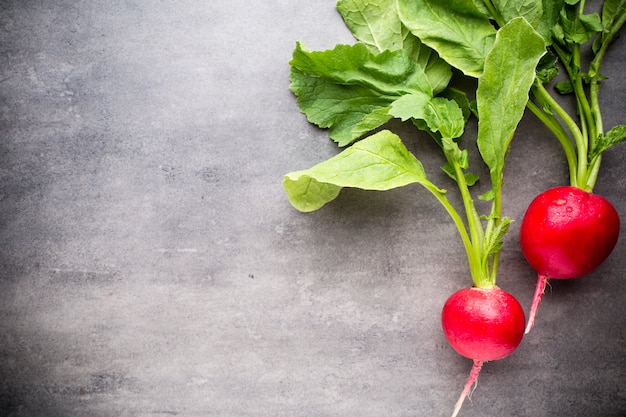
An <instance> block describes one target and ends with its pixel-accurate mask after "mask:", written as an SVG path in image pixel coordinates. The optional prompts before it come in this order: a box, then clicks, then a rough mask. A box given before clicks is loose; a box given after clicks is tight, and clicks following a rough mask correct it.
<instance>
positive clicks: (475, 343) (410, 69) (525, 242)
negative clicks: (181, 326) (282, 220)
mask: <svg viewBox="0 0 626 417" xmlns="http://www.w3.org/2000/svg"><path fill="white" fill-rule="evenodd" d="M584 5H585V1H584V0H522V1H520V2H509V1H504V0H460V1H454V2H443V1H441V0H340V1H339V2H338V3H337V9H338V10H339V12H340V14H341V16H342V17H343V19H344V22H345V23H346V25H347V26H348V28H349V29H350V30H351V31H352V33H353V34H354V37H355V38H356V40H357V42H356V43H355V44H354V45H336V46H335V48H333V49H329V50H326V51H310V50H308V49H307V48H306V46H305V45H304V44H303V43H302V42H298V43H297V44H296V49H295V50H294V53H293V59H292V60H291V61H290V65H291V73H290V79H291V86H290V88H291V90H292V91H293V93H294V94H295V95H296V97H297V102H298V105H299V107H300V110H301V111H302V112H303V113H304V114H305V115H306V116H307V118H308V120H309V121H310V122H311V123H313V124H315V125H317V126H319V127H320V128H325V129H328V131H329V136H330V138H331V139H333V140H334V141H335V142H337V145H338V146H339V147H341V148H343V150H342V151H341V152H340V153H339V154H337V155H335V156H333V157H331V158H330V159H328V160H326V161H323V162H320V163H319V164H317V165H315V166H313V167H311V168H308V169H304V170H299V171H294V172H291V173H288V174H287V175H286V176H285V178H284V181H283V187H284V189H285V191H286V192H287V195H288V198H289V201H290V203H291V204H292V205H293V206H294V207H295V208H296V209H298V210H300V211H303V212H310V211H314V210H318V209H320V208H321V207H323V206H324V205H325V204H327V203H329V202H331V201H332V200H334V199H335V198H337V196H338V195H339V194H340V192H341V190H342V189H343V188H345V187H355V188H361V189H364V190H378V191H384V190H390V189H393V188H396V187H401V186H405V185H408V184H414V183H417V184H420V185H422V186H423V187H424V188H425V189H426V191H428V192H429V193H430V194H432V195H433V196H434V197H435V198H436V199H437V201H439V203H441V205H442V206H443V208H444V209H445V210H446V212H447V213H448V214H449V216H450V219H451V220H452V222H453V223H454V224H455V226H456V228H457V230H458V232H459V237H460V239H461V242H462V243H463V246H464V248H465V252H466V255H467V260H468V267H469V272H470V275H471V279H472V285H471V286H470V287H467V288H464V289H461V290H459V291H457V292H455V293H454V294H452V295H451V296H450V297H449V298H448V300H447V301H446V303H445V304H444V306H443V309H442V311H441V324H442V328H443V333H444V335H445V337H446V339H447V341H448V342H449V344H450V345H451V346H452V348H454V350H456V352H458V353H459V354H460V355H462V356H464V357H466V358H468V359H471V360H472V362H473V365H472V368H471V371H470V375H469V377H468V379H467V382H466V384H465V386H464V388H463V390H462V392H461V395H460V397H459V399H458V401H457V403H456V405H455V407H454V410H453V414H452V415H453V416H456V415H457V414H458V413H459V411H460V409H461V406H462V404H463V402H464V399H465V398H466V397H467V396H468V394H469V392H470V389H471V387H472V385H473V384H474V383H475V382H476V379H477V377H478V375H479V372H480V370H481V368H482V367H483V365H484V363H486V362H488V361H494V360H499V359H503V358H505V357H507V356H508V355H510V354H511V353H513V352H514V351H515V349H517V347H518V346H519V344H520V343H521V341H522V338H523V336H524V334H525V332H528V331H529V330H530V328H531V327H532V326H533V322H534V318H535V314H536V312H537V308H538V306H539V302H540V300H541V296H542V294H543V292H544V289H545V286H546V284H547V282H548V279H550V278H574V277H578V276H581V275H584V274H587V273H589V272H591V271H592V270H593V269H594V268H596V267H597V266H598V265H599V264H600V263H601V262H603V261H604V259H606V257H607V256H608V255H609V254H610V253H611V251H612V249H613V248H614V246H615V244H616V242H617V239H618V234H619V227H620V223H619V216H618V214H617V212H616V211H615V209H614V208H613V206H612V205H611V204H610V203H609V202H608V201H607V200H605V199H603V198H602V197H600V196H596V195H594V194H592V193H591V191H592V189H593V186H594V185H595V182H596V179H597V175H598V172H599V167H600V161H601V155H602V153H603V152H604V151H606V150H607V149H608V148H610V147H611V146H613V145H614V144H616V143H618V142H621V141H623V140H624V139H626V126H618V127H615V128H613V129H611V130H610V131H609V132H607V133H606V134H605V133H604V131H603V127H602V118H601V116H600V109H599V104H598V92H599V83H600V81H601V79H602V77H601V76H600V73H599V71H598V70H599V65H600V62H601V61H602V58H603V57H604V54H605V53H606V49H607V47H608V45H609V44H610V43H611V42H612V40H613V39H614V38H615V36H616V35H617V32H618V31H619V29H620V27H621V26H622V25H623V23H624V21H625V20H626V3H625V2H624V0H606V2H605V7H604V9H603V15H602V18H600V16H597V15H587V14H585V13H584ZM592 38H593V39H594V40H593V48H592V49H593V51H594V54H595V55H594V56H595V57H594V59H593V61H592V62H591V64H590V66H589V70H588V72H587V73H582V72H581V71H580V68H581V66H580V65H581V62H580V60H581V53H580V46H581V44H583V43H585V42H587V41H590V40H591V39H592ZM557 59H558V60H559V61H560V62H561V64H562V65H563V66H564V67H565V68H566V70H567V75H568V76H569V81H567V82H562V83H559V84H558V85H557V86H558V88H559V90H560V91H561V92H564V93H565V92H569V93H574V95H575V97H576V99H577V107H578V108H577V110H578V113H577V114H579V115H580V121H579V123H577V122H576V121H575V120H574V118H572V117H570V116H569V115H568V114H567V112H565V111H564V110H563V108H562V107H561V106H560V105H559V104H558V102H557V101H556V100H555V99H554V98H553V97H552V96H551V95H550V94H549V93H548V90H547V89H546V85H547V84H548V83H550V82H551V81H552V80H553V79H554V77H555V76H556V74H557V73H558V70H557ZM453 69H455V70H456V72H457V73H458V74H462V75H461V76H464V77H468V78H474V79H476V80H477V89H476V91H475V101H472V102H471V101H470V99H469V98H468V96H467V94H466V92H463V91H460V90H458V89H455V88H453V87H451V86H450V85H449V84H450V81H451V79H452V75H453ZM586 91H589V97H587V96H586V95H585V94H586ZM525 108H528V109H529V110H530V111H531V112H532V113H534V114H535V115H536V116H537V117H538V118H539V119H540V120H541V121H542V122H543V123H545V125H546V126H547V127H548V128H549V129H550V130H551V131H552V132H553V133H554V134H555V135H556V137H557V139H558V140H559V141H560V143H561V144H562V145H563V148H564V151H565V154H566V157H567V161H568V164H569V167H570V182H571V184H570V185H569V186H564V187H557V188H554V189H551V190H548V191H546V192H545V193H542V194H541V195H540V196H538V197H537V199H535V200H534V201H533V202H532V203H531V205H530V206H529V208H528V211H527V213H526V215H525V217H524V219H523V222H522V226H521V236H520V240H521V246H522V251H523V253H524V255H525V256H526V257H527V259H528V260H529V262H530V263H531V265H532V266H533V267H534V268H535V269H536V270H537V272H538V274H539V279H538V285H537V289H536V293H535V297H534V300H533V303H532V306H531V311H530V318H529V320H528V323H526V318H525V315H524V310H523V308H522V307H521V305H520V303H519V302H518V301H517V300H516V299H515V297H514V296H513V295H511V294H509V293H507V292H506V291H504V290H502V289H500V287H499V286H498V285H497V283H496V278H497V273H498V266H499V261H500V251H501V248H502V246H503V244H504V236H505V235H506V233H507V232H508V231H509V226H510V224H511V221H512V220H511V219H510V218H508V217H506V216H504V215H503V213H502V198H503V195H502V188H503V184H504V172H505V166H506V158H507V155H508V152H509V149H510V144H511V141H512V140H513V137H514V134H515V131H516V129H517V126H518V124H519V121H520V120H521V118H522V117H523V114H524V110H525ZM472 115H474V116H476V117H477V118H478V132H477V135H476V138H475V140H476V145H477V148H478V151H479V154H480V155H479V156H480V159H482V161H483V162H484V164H485V166H486V167H487V168H488V170H489V184H490V185H491V188H490V190H489V191H488V192H487V193H485V194H483V195H480V196H478V198H479V199H481V200H484V201H487V202H489V203H490V206H489V209H488V211H487V212H486V213H480V212H479V211H478V209H477V207H476V205H475V196H474V195H473V189H472V186H473V185H474V184H475V183H476V182H477V181H478V177H477V176H476V175H474V174H473V173H472V172H471V171H469V160H470V158H469V150H468V149H463V148H462V146H461V143H462V141H461V139H462V137H463V136H464V133H465V132H464V129H465V126H466V123H467V121H468V119H469V118H470V117H471V116H472ZM394 118H395V119H399V120H401V121H410V122H411V123H412V124H413V125H415V126H416V127H417V128H419V129H420V130H422V131H425V132H427V133H428V134H429V135H430V136H431V137H432V138H433V139H434V141H435V142H436V144H437V145H438V146H439V148H440V150H441V151H442V154H443V157H444V159H445V165H444V166H443V167H442V169H443V171H444V172H445V173H446V174H447V175H448V176H449V177H450V178H451V180H452V181H453V183H454V185H455V187H456V189H457V191H458V193H459V195H460V198H461V201H462V206H463V207H462V208H463V210H461V211H460V210H457V208H456V207H455V206H454V205H453V204H451V202H450V201H449V200H448V198H447V191H446V190H444V189H443V188H441V187H439V186H437V185H436V184H434V183H433V182H431V181H430V179H429V178H428V176H427V174H426V172H425V171H424V167H423V166H422V164H421V162H420V161H419V159H418V158H417V157H416V156H415V155H413V154H412V153H411V152H410V151H409V150H408V149H407V148H406V147H405V146H404V144H403V141H402V139H400V137H398V136H397V135H395V134H394V133H392V132H390V131H389V130H385V129H381V128H382V127H383V126H384V125H385V124H386V123H387V122H388V121H390V120H391V119H394Z"/></svg>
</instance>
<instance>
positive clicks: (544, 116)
mask: <svg viewBox="0 0 626 417" xmlns="http://www.w3.org/2000/svg"><path fill="white" fill-rule="evenodd" d="M536 82H540V81H539V80H537V81H536ZM526 107H528V109H530V111H531V112H532V113H533V114H534V115H535V116H536V117H537V118H538V119H539V120H540V121H541V122H542V123H543V124H544V125H545V126H546V127H547V128H548V129H550V131H552V133H553V134H554V136H556V138H557V139H558V141H559V143H560V144H561V146H562V147H563V151H565V158H566V160H567V165H568V171H569V175H570V184H574V183H576V166H577V164H578V159H577V157H576V149H575V148H574V145H572V141H571V138H570V136H569V135H568V134H567V132H566V131H565V129H563V126H562V125H561V124H560V123H559V121H558V120H557V119H556V118H555V117H554V116H553V115H551V114H549V113H546V112H544V111H542V110H541V109H540V108H539V107H538V106H537V105H536V104H535V103H533V102H532V101H530V100H529V101H528V103H527V104H526Z"/></svg>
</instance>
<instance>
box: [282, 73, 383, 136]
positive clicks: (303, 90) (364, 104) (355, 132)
mask: <svg viewBox="0 0 626 417" xmlns="http://www.w3.org/2000/svg"><path fill="white" fill-rule="evenodd" d="M291 90H292V91H293V92H294V93H295V94H296V96H297V102H298V106H299V107H300V110H302V112H303V113H304V114H306V116H307V119H308V120H309V121H310V122H311V123H313V124H315V125H317V126H319V127H321V128H329V129H330V131H329V135H330V137H331V138H332V139H333V140H335V141H336V142H337V144H338V145H339V146H346V145H348V144H350V143H352V142H354V141H355V140H356V139H358V138H360V137H361V136H362V135H363V134H365V133H367V132H369V131H370V130H372V129H375V128H377V127H379V126H382V125H383V124H385V123H386V122H387V121H389V120H390V119H391V118H392V116H391V115H390V114H388V112H387V111H388V109H389V106H390V105H391V103H392V102H393V100H394V98H395V97H394V98H390V97H383V96H381V95H380V94H378V93H376V92H374V91H372V90H370V89H367V88H365V87H361V86H358V85H351V86H345V85H339V84H335V83H332V82H328V81H326V80H324V79H322V78H319V77H312V76H309V75H307V74H304V73H303V72H302V71H299V70H297V69H295V68H292V69H291Z"/></svg>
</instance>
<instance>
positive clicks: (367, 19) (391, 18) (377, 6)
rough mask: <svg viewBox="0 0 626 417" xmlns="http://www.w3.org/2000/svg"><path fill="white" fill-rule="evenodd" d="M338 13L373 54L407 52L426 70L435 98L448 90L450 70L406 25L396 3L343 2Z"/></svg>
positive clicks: (379, 0)
mask: <svg viewBox="0 0 626 417" xmlns="http://www.w3.org/2000/svg"><path fill="white" fill-rule="evenodd" d="M337 9H338V10H339V12H340V13H341V15H342V17H343V19H344V22H345V23H346V26H348V28H349V29H350V30H351V31H352V34H353V35H354V37H355V38H357V39H358V40H359V41H360V42H361V43H363V44H364V45H367V47H368V48H369V49H370V50H371V51H373V52H378V53H380V52H383V51H386V50H389V51H396V50H398V49H404V50H405V51H407V53H408V54H409V55H410V56H411V62H413V63H417V65H418V66H419V67H421V68H423V69H424V72H425V73H426V76H427V78H428V80H429V82H430V86H431V87H432V91H433V94H435V95H436V94H438V93H439V92H441V91H443V90H444V89H445V88H446V87H447V86H448V83H449V82H450V78H451V77H452V71H451V69H450V66H449V65H448V64H447V63H446V62H445V61H444V60H443V59H441V58H440V57H439V56H438V55H437V53H436V52H435V51H433V50H432V49H431V48H429V47H428V46H426V45H424V44H422V43H421V42H420V40H419V39H418V38H416V37H415V36H414V35H412V34H411V33H410V31H409V30H408V29H407V27H406V26H404V24H402V22H401V21H400V17H399V16H398V11H397V7H396V0H340V1H339V3H337Z"/></svg>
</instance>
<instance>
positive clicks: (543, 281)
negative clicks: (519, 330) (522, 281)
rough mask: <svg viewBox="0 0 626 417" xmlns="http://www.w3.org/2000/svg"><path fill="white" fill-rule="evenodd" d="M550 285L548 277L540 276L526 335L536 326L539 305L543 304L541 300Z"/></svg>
mask: <svg viewBox="0 0 626 417" xmlns="http://www.w3.org/2000/svg"><path fill="white" fill-rule="evenodd" d="M547 285H548V277H547V276H545V275H541V274H539V277H538V279H537V286H536V287H535V295H534V296H533V302H532V304H531V306H530V313H529V317H528V324H527V325H526V331H525V332H524V334H528V333H529V332H530V330H531V329H532V328H533V325H534V324H535V316H536V315H537V309H539V303H541V298H542V297H543V293H544V292H545V291H546V286H547Z"/></svg>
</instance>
